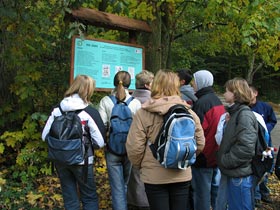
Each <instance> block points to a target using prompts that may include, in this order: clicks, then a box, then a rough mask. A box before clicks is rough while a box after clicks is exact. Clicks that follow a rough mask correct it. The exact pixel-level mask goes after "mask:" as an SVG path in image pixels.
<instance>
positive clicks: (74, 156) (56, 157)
mask: <svg viewBox="0 0 280 210" xmlns="http://www.w3.org/2000/svg"><path fill="white" fill-rule="evenodd" d="M59 109H60V112H61V113H62V114H61V115H60V116H57V117H55V118H54V121H53V123H52V125H51V128H50V131H49V134H48V135H47V138H46V142H47V144H48V158H49V159H50V160H51V161H53V162H56V163H60V164H66V165H76V164H79V163H81V162H83V161H85V165H86V164H87V161H88V155H87V152H88V148H89V147H90V146H91V140H90V139H91V138H90V134H89V128H88V125H87V122H82V121H81V119H80V117H79V116H78V114H79V113H80V112H81V111H82V110H76V111H69V112H64V111H63V110H62V109H61V107H60V106H59Z"/></svg>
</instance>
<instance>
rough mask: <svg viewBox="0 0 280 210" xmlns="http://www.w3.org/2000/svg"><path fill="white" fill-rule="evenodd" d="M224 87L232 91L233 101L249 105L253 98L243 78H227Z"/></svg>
mask: <svg viewBox="0 0 280 210" xmlns="http://www.w3.org/2000/svg"><path fill="white" fill-rule="evenodd" d="M225 87H226V88H227V89H228V91H230V92H232V93H233V95H234V101H235V102H239V103H242V104H246V105H249V104H250V103H251V101H252V100H253V94H252V90H251V89H250V87H249V85H248V83H247V81H246V80H245V79H243V78H238V77H235V78H233V79H231V80H228V81H227V82H226V84H225Z"/></svg>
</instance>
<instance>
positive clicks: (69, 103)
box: [60, 94, 88, 112]
mask: <svg viewBox="0 0 280 210" xmlns="http://www.w3.org/2000/svg"><path fill="white" fill-rule="evenodd" d="M87 106H88V104H87V103H85V102H84V101H83V100H82V99H81V98H80V96H79V95H78V94H73V95H72V96H69V97H66V98H64V99H63V100H62V101H61V102H60V107H61V109H62V110H63V111H64V112H68V111H73V110H79V109H84V108H86V107H87Z"/></svg>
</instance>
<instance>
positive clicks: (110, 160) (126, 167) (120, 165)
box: [105, 151, 131, 210]
mask: <svg viewBox="0 0 280 210" xmlns="http://www.w3.org/2000/svg"><path fill="white" fill-rule="evenodd" d="M105 157H106V164H107V169H108V175H109V183H110V187H111V194H112V206H113V210H127V198H126V195H127V184H128V181H129V176H130V171H131V164H130V162H129V160H128V158H127V156H117V155H114V154H112V153H111V152H109V151H107V152H106V153H105Z"/></svg>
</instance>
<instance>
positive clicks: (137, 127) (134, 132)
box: [126, 109, 147, 168]
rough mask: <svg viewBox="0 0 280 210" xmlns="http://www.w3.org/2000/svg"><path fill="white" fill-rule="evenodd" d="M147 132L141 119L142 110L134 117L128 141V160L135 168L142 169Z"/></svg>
mask: <svg viewBox="0 0 280 210" xmlns="http://www.w3.org/2000/svg"><path fill="white" fill-rule="evenodd" d="M146 143H147V138H146V132H145V129H144V126H143V122H142V119H141V109H140V110H139V111H137V112H136V114H135V115H134V117H133V120H132V124H131V126H130V129H129V133H128V136H127V141H126V150H127V155H128V159H129V160H130V162H131V164H132V165H133V166H135V167H138V168H139V167H140V165H141V162H142V159H143V156H144V153H145V148H146Z"/></svg>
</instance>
